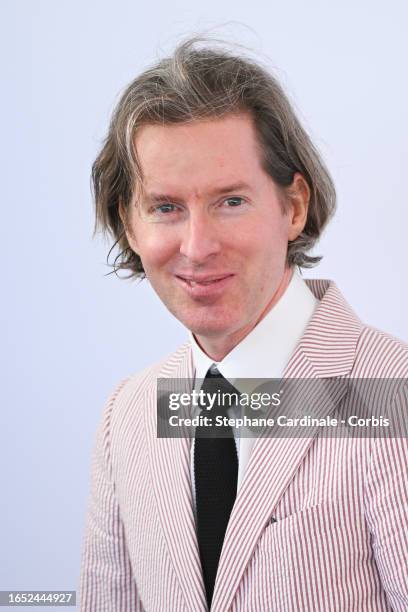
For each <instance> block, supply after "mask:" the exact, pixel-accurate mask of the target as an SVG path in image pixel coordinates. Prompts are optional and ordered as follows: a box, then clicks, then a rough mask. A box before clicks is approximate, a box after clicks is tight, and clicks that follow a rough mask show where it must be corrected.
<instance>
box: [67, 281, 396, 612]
mask: <svg viewBox="0 0 408 612" xmlns="http://www.w3.org/2000/svg"><path fill="white" fill-rule="evenodd" d="M307 282H308V285H309V287H310V288H311V290H312V291H313V293H314V294H315V295H316V297H317V298H318V299H319V300H320V304H319V305H318V307H317V309H316V311H315V314H314V316H313V318H312V320H311V321H310V323H309V325H308V327H307V329H306V331H305V333H304V336H303V337H302V339H301V341H300V342H299V344H298V346H297V348H296V350H295V351H294V353H293V355H292V357H291V359H290V361H289V363H288V365H287V369H286V373H285V375H286V376H287V377H289V378H290V377H328V376H342V377H392V378H397V377H398V378H402V377H404V378H405V377H406V376H407V373H408V359H407V356H408V347H407V346H406V345H404V344H403V343H401V342H400V341H398V340H397V339H395V338H393V337H391V336H389V335H387V334H385V333H383V332H380V331H378V330H376V329H374V328H372V327H369V326H366V325H364V324H362V323H361V321H360V320H359V319H358V318H357V317H356V315H355V314H354V313H353V311H352V310H351V308H350V307H349V305H348V304H347V302H346V301H345V300H344V298H343V296H342V295H341V293H340V291H339V290H338V288H337V287H336V285H335V284H334V283H332V282H330V281H324V280H309V281H307ZM193 376H194V370H193V364H192V357H191V350H190V347H189V345H188V344H186V345H183V346H182V347H181V348H180V349H179V350H177V351H176V352H175V353H174V354H172V355H171V356H170V357H168V358H166V359H165V360H163V361H162V362H160V363H159V364H157V365H155V366H153V367H150V368H148V369H146V370H144V371H143V372H141V373H138V374H136V375H135V376H132V377H130V378H128V379H126V380H124V381H122V382H121V383H120V384H119V385H118V387H117V389H116V390H115V392H114V393H113V394H112V396H111V397H110V399H109V401H108V402H107V405H106V407H105V410H104V412H103V417H102V420H101V423H100V426H99V429H98V433H97V440H96V446H95V452H94V459H93V464H92V473H91V483H92V484H91V495H90V502H89V511H88V518H87V525H86V534H85V541H84V546H83V552H82V565H81V577H80V595H79V599H80V610H82V611H89V612H101V611H102V610H106V611H107V612H115V611H118V612H128V611H129V612H130V611H141V610H145V611H147V612H164V611H171V612H179V611H180V612H181V611H183V612H204V611H205V610H206V609H207V606H206V600H205V592H204V585H203V580H202V575H201V566H200V559H199V552H198V546H197V538H196V532H195V523H194V515H193V508H192V493H191V480H190V442H191V441H190V440H188V439H158V438H157V435H156V424H157V416H156V379H157V377H180V378H188V377H193ZM403 394H404V391H401V393H398V394H396V397H395V402H396V403H398V408H399V409H402V410H405V412H406V407H407V405H408V398H407V397H406V396H405V397H404V396H403ZM407 467H408V443H407V439H406V438H393V439H376V440H373V439H364V440H362V439H360V440H357V439H349V438H343V439H327V438H322V437H319V436H311V437H309V438H300V439H293V438H292V439H287V438H286V439H282V438H281V439H267V438H259V439H258V440H257V441H256V444H255V446H254V448H253V451H252V454H251V457H250V461H249V464H248V468H247V471H246V474H245V478H244V481H243V482H242V485H241V487H240V489H239V491H238V495H237V498H236V502H235V505H234V507H233V510H232V514H231V517H230V522H229V525H228V528H227V532H226V535H225V540H224V546H223V550H222V553H221V557H220V562H219V568H218V574H217V578H216V583H215V590H214V597H213V603H212V606H211V610H213V611H214V612H225V611H234V612H238V611H240V612H242V611H244V610H245V611H259V612H266V611H277V612H286V611H287V612H298V611H303V610H305V611H306V610H307V611H311V612H312V611H313V612H315V611H322V612H328V611H332V610H344V611H377V610H401V611H402V610H404V611H407V610H408V478H407V476H408V470H407ZM271 517H274V518H275V519H276V522H273V521H271Z"/></svg>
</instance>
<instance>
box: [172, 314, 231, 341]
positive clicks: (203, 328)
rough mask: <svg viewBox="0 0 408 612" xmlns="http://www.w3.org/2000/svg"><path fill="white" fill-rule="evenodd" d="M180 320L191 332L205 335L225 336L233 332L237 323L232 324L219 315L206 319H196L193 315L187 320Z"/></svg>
mask: <svg viewBox="0 0 408 612" xmlns="http://www.w3.org/2000/svg"><path fill="white" fill-rule="evenodd" d="M181 322H182V323H183V324H184V325H185V326H186V327H187V328H188V329H189V330H190V331H191V332H192V333H193V334H195V335H197V336H206V337H211V336H225V335H228V334H231V333H233V332H234V331H235V330H236V328H237V325H234V324H233V322H232V321H228V320H225V319H221V318H220V317H217V318H213V317H209V318H208V319H207V320H203V319H201V320H198V319H197V318H195V317H194V318H190V319H189V320H186V319H185V320H184V321H183V320H181Z"/></svg>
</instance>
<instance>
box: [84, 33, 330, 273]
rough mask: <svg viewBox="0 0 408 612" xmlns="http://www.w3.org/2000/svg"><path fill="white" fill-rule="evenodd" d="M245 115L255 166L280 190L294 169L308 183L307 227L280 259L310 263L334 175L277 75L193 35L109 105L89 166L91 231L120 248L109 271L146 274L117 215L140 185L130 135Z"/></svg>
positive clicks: (313, 260)
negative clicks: (254, 139) (255, 149)
mask: <svg viewBox="0 0 408 612" xmlns="http://www.w3.org/2000/svg"><path fill="white" fill-rule="evenodd" d="M241 112H247V113H250V115H251V116H252V119H253V121H254V125H255V129H256V133H257V136H258V140H259V144H260V149H261V152H262V165H263V168H264V169H265V171H266V172H267V173H268V174H269V176H270V177H271V178H272V179H273V180H274V181H275V183H276V184H277V185H278V187H280V188H281V190H282V191H283V192H284V189H285V188H286V187H289V185H291V183H292V181H293V177H294V174H295V172H300V173H301V174H302V175H303V177H304V178H305V180H306V182H307V183H308V186H309V188H310V201H309V209H308V215H307V220H306V225H305V227H304V229H303V231H302V232H301V234H300V235H299V236H298V237H297V238H296V239H295V240H293V241H291V242H289V244H288V251H287V262H288V264H289V265H297V266H299V267H305V268H306V267H312V266H313V265H315V264H316V263H318V262H319V261H320V259H321V256H315V257H312V256H310V255H308V254H307V252H308V251H309V250H310V249H311V248H312V247H313V246H314V245H315V243H316V241H317V240H318V238H319V236H320V235H321V233H322V230H323V228H324V227H325V225H326V223H327V221H328V220H329V219H330V217H331V216H332V214H333V213H334V210H335V206H336V193H335V188H334V185H333V181H332V179H331V177H330V175H329V173H328V171H327V169H326V167H325V165H324V163H323V161H322V159H321V157H320V155H319V153H318V151H317V150H316V148H315V146H314V145H313V143H312V141H311V139H310V137H309V136H308V134H307V133H306V131H305V129H304V128H303V127H302V125H301V124H300V122H299V120H298V118H297V117H296V115H295V112H294V110H293V108H292V106H291V104H290V102H289V100H288V98H287V96H286V94H285V93H284V91H283V89H282V87H281V86H280V84H279V83H278V81H277V79H276V78H275V77H274V76H273V75H272V74H271V73H270V72H269V71H268V70H267V69H265V68H263V67H262V66H261V65H260V64H259V63H258V62H256V61H254V60H252V59H250V58H249V57H246V56H244V55H242V54H239V55H238V54H236V53H232V52H231V51H229V50H228V49H227V48H226V47H225V46H224V47H221V48H220V47H217V46H215V45H214V44H212V41H211V40H208V39H207V38H203V37H197V36H195V37H192V38H189V39H187V40H185V41H184V42H182V43H180V44H179V45H178V46H177V47H176V49H175V50H174V52H173V54H172V55H171V56H170V57H166V58H164V59H161V60H160V61H159V62H158V63H156V64H155V65H153V66H152V67H151V68H149V69H147V70H146V71H145V72H143V73H142V74H140V75H139V76H138V77H136V78H135V79H134V80H133V81H132V82H131V83H130V84H129V85H128V86H127V88H126V89H125V91H124V92H123V94H122V96H121V97H120V99H119V102H118V104H117V105H116V108H115V109H114V111H113V114H112V118H111V121H110V126H109V130H108V134H107V136H106V139H105V141H104V143H103V146H102V149H101V151H100V152H99V154H98V156H97V158H96V160H95V162H94V163H93V166H92V187H93V194H94V201H95V232H97V231H98V230H102V231H103V232H105V233H107V234H108V235H110V236H111V237H113V239H114V244H113V246H112V247H111V249H110V251H109V254H108V258H107V260H108V263H109V257H110V254H111V253H112V251H113V249H114V248H115V247H118V249H119V252H118V254H117V255H116V257H115V260H114V263H113V272H116V273H117V272H118V270H127V271H128V272H129V273H128V274H127V276H126V278H131V277H134V278H143V277H144V276H145V274H144V270H143V264H142V261H141V259H140V257H139V256H138V255H137V254H136V253H135V252H134V251H132V249H131V248H130V245H129V243H128V241H127V238H126V234H125V228H124V226H123V223H122V220H121V217H120V215H119V204H120V203H121V204H122V206H123V208H124V210H125V211H127V210H128V207H129V205H130V202H131V201H132V200H133V197H134V195H135V192H136V190H137V189H138V188H141V185H142V178H143V177H142V173H141V168H140V163H139V161H138V159H137V155H136V151H135V147H134V137H135V135H136V133H137V131H138V129H139V128H140V127H141V126H143V125H146V124H160V125H166V124H175V123H187V122H192V121H197V120H202V119H211V118H214V119H215V118H221V117H224V116H226V115H229V114H232V113H241Z"/></svg>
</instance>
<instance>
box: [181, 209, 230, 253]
mask: <svg viewBox="0 0 408 612" xmlns="http://www.w3.org/2000/svg"><path fill="white" fill-rule="evenodd" d="M219 229H220V228H217V221H216V219H214V218H212V217H211V216H210V215H209V214H208V212H207V211H204V210H194V211H191V212H190V214H189V217H188V219H187V221H186V223H184V224H183V229H182V236H181V243H180V253H181V254H182V255H184V256H185V257H186V258H187V259H189V260H190V262H192V263H196V264H199V263H203V262H205V261H206V260H207V259H208V258H209V257H211V256H213V255H216V254H217V253H219V251H220V248H221V245H220V239H219Z"/></svg>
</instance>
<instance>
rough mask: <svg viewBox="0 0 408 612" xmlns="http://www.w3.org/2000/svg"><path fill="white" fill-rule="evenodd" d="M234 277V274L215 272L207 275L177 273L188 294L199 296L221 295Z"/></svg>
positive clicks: (177, 277) (178, 279)
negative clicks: (180, 274)
mask: <svg viewBox="0 0 408 612" xmlns="http://www.w3.org/2000/svg"><path fill="white" fill-rule="evenodd" d="M233 277H234V274H217V275H215V274H213V275H206V276H203V275H202V276H198V275H194V276H179V275H176V277H175V278H176V279H177V281H178V283H179V284H180V285H181V287H182V288H183V289H184V291H186V293H187V294H188V295H190V296H191V297H195V298H198V297H217V296H219V295H220V294H222V293H223V291H224V290H225V289H226V287H227V286H228V284H229V283H230V281H231V280H232V278H233ZM194 283H196V284H194ZM202 283H206V284H202Z"/></svg>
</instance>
